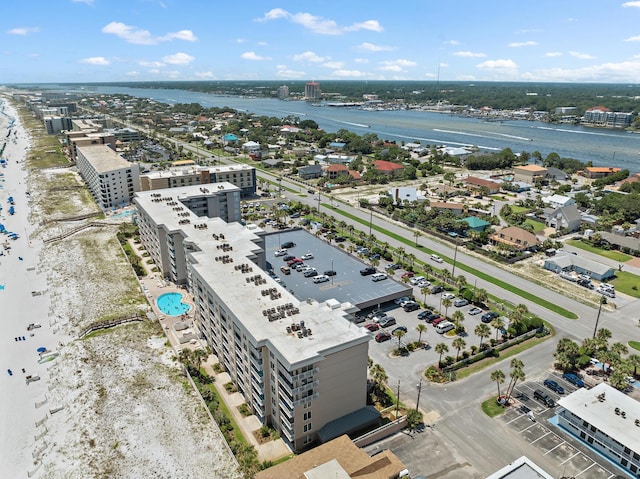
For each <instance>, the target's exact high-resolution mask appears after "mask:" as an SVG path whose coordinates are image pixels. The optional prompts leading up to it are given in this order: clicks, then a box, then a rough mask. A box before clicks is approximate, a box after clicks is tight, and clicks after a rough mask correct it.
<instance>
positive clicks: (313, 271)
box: [303, 269, 318, 278]
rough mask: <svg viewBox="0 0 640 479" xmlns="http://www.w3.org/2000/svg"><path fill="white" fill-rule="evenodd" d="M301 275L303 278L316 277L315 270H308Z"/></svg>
mask: <svg viewBox="0 0 640 479" xmlns="http://www.w3.org/2000/svg"><path fill="white" fill-rule="evenodd" d="M303 274H304V277H305V278H313V277H314V276H318V272H317V271H316V270H315V269H309V270H307V271H305V272H304V273H303Z"/></svg>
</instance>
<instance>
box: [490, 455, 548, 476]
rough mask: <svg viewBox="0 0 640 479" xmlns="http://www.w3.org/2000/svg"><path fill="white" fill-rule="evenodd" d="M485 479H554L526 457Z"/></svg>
mask: <svg viewBox="0 0 640 479" xmlns="http://www.w3.org/2000/svg"><path fill="white" fill-rule="evenodd" d="M486 479H554V478H553V476H552V475H551V474H548V473H547V472H546V471H545V470H544V469H542V468H541V467H540V466H538V465H537V464H536V463H535V462H533V461H532V460H531V459H529V458H528V457H526V456H521V457H519V458H518V459H516V460H515V461H513V462H512V463H511V464H508V465H506V466H505V467H503V468H502V469H500V470H499V471H496V472H494V473H493V474H491V475H490V476H488V477H487V478H486Z"/></svg>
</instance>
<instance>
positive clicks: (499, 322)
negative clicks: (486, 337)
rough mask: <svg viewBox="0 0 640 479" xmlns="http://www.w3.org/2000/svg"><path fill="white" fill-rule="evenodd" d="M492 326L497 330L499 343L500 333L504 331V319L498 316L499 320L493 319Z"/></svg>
mask: <svg viewBox="0 0 640 479" xmlns="http://www.w3.org/2000/svg"><path fill="white" fill-rule="evenodd" d="M491 326H492V327H494V328H495V329H496V341H497V340H498V333H499V332H500V330H501V329H504V319H502V317H501V316H498V317H497V318H493V320H492V321H491Z"/></svg>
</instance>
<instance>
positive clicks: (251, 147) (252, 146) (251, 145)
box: [242, 141, 260, 153]
mask: <svg viewBox="0 0 640 479" xmlns="http://www.w3.org/2000/svg"><path fill="white" fill-rule="evenodd" d="M242 148H244V149H245V150H247V151H248V152H250V153H251V152H255V151H258V150H259V149H260V143H258V142H257V141H247V142H245V143H243V144H242Z"/></svg>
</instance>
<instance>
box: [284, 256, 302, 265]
mask: <svg viewBox="0 0 640 479" xmlns="http://www.w3.org/2000/svg"><path fill="white" fill-rule="evenodd" d="M300 263H302V259H300V258H293V259H292V260H289V261H287V266H293V265H296V264H300Z"/></svg>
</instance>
